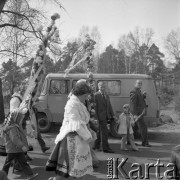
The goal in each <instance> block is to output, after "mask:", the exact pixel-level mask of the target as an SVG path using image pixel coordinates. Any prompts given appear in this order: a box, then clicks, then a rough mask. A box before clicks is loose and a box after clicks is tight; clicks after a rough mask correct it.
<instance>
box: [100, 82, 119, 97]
mask: <svg viewBox="0 0 180 180" xmlns="http://www.w3.org/2000/svg"><path fill="white" fill-rule="evenodd" d="M102 81H103V82H104V83H105V85H106V92H107V93H108V94H109V95H110V96H119V95H121V81H120V80H108V81H106V80H102ZM98 82H99V81H98Z"/></svg>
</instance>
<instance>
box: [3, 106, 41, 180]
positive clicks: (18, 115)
mask: <svg viewBox="0 0 180 180" xmlns="http://www.w3.org/2000/svg"><path fill="white" fill-rule="evenodd" d="M26 112H27V109H26V108H25V109H19V108H17V109H14V110H12V111H11V112H10V115H9V116H8V117H7V119H5V121H4V123H3V126H2V136H3V138H4V141H5V146H6V152H7V157H6V160H5V163H4V165H3V168H2V170H3V171H5V172H6V174H8V171H9V168H10V166H11V163H12V161H13V160H17V161H18V163H19V164H20V166H21V167H22V171H23V172H24V173H25V175H26V176H28V177H27V179H29V180H30V179H33V178H35V177H36V176H38V174H37V173H36V174H34V173H33V171H32V169H31V167H30V166H29V164H28V163H27V160H26V158H25V154H24V153H26V152H27V151H28V149H29V147H28V142H27V138H26V135H25V133H24V129H23V127H22V126H23V123H24V122H23V121H24V115H25V113H26Z"/></svg>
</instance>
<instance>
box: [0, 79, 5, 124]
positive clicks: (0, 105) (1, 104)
mask: <svg viewBox="0 0 180 180" xmlns="http://www.w3.org/2000/svg"><path fill="white" fill-rule="evenodd" d="M4 118H5V114H4V101H3V94H2V81H1V79H0V124H2V123H3V122H4Z"/></svg>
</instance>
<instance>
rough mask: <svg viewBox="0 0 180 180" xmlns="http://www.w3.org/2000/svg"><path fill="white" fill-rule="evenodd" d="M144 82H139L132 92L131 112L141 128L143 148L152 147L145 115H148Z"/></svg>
mask: <svg viewBox="0 0 180 180" xmlns="http://www.w3.org/2000/svg"><path fill="white" fill-rule="evenodd" d="M142 84H143V83H142V81H141V80H137V81H136V82H135V87H134V90H132V91H131V92H130V112H131V113H132V114H133V116H134V118H135V121H136V123H137V126H138V128H139V131H140V134H141V138H142V144H141V145H142V146H146V147H150V145H149V142H148V131H147V125H146V123H145V122H144V115H145V113H146V102H145V99H144V98H145V96H144V95H143V93H142V92H141V88H142Z"/></svg>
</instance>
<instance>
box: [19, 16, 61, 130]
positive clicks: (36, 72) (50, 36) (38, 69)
mask: <svg viewBox="0 0 180 180" xmlns="http://www.w3.org/2000/svg"><path fill="white" fill-rule="evenodd" d="M59 18H60V15H59V14H58V13H55V14H54V15H52V16H51V24H50V26H48V27H47V30H46V34H43V33H42V30H43V27H42V26H41V27H40V28H39V29H38V30H37V31H38V32H39V36H40V38H41V40H42V42H41V43H40V45H39V48H38V50H37V52H36V57H35V59H34V62H33V65H32V69H31V74H30V78H29V83H28V86H27V89H26V91H25V94H24V97H23V101H22V103H21V105H20V108H21V109H23V108H28V110H29V112H30V117H31V122H32V124H33V125H34V127H35V131H37V123H38V122H37V120H36V116H35V113H36V112H35V109H34V108H33V105H34V103H35V101H36V99H37V98H38V96H39V95H40V87H41V85H42V81H43V78H44V75H45V70H46V68H45V65H44V63H45V61H46V52H47V50H46V49H47V47H48V46H49V43H50V42H51V41H55V39H58V38H59V31H58V29H57V27H56V26H55V21H56V20H57V19H59Z"/></svg>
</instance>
